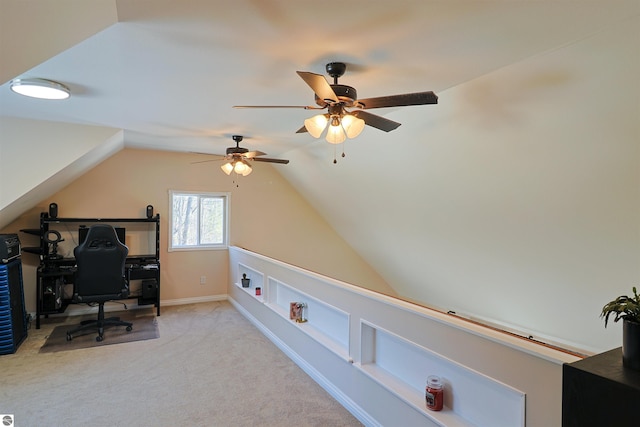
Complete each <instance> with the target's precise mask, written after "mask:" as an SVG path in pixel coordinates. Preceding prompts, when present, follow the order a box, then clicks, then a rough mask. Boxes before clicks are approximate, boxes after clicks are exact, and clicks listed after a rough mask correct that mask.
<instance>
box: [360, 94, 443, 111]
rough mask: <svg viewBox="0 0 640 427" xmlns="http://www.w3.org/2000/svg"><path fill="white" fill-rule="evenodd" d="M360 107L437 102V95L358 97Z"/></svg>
mask: <svg viewBox="0 0 640 427" xmlns="http://www.w3.org/2000/svg"><path fill="white" fill-rule="evenodd" d="M358 102H359V103H360V104H362V108H365V109H367V110H368V109H370V108H385V107H406V106H408V105H426V104H437V103H438V96H437V95H436V94H435V93H433V92H431V91H429V92H416V93H405V94H403V95H391V96H380V97H378V98H366V99H359V100H358Z"/></svg>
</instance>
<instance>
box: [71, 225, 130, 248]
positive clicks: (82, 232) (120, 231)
mask: <svg viewBox="0 0 640 427" xmlns="http://www.w3.org/2000/svg"><path fill="white" fill-rule="evenodd" d="M113 228H115V230H116V234H117V235H118V240H120V242H121V243H122V244H123V245H124V244H126V243H125V240H124V236H125V229H124V227H113ZM88 231H89V227H80V228H78V245H81V244H82V243H83V242H84V241H85V239H86V238H87V232H88Z"/></svg>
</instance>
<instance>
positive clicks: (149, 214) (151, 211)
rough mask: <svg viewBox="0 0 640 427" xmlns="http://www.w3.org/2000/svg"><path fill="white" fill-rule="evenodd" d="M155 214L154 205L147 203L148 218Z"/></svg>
mask: <svg viewBox="0 0 640 427" xmlns="http://www.w3.org/2000/svg"><path fill="white" fill-rule="evenodd" d="M152 216H153V206H151V205H147V218H151V217H152Z"/></svg>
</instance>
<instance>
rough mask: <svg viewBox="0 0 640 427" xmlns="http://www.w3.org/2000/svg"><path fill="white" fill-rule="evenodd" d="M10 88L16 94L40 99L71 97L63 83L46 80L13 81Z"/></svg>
mask: <svg viewBox="0 0 640 427" xmlns="http://www.w3.org/2000/svg"><path fill="white" fill-rule="evenodd" d="M10 87H11V90H12V91H14V92H15V93H19V94H20V95H24V96H29V97H31V98H38V99H67V98H69V96H70V95H71V92H70V91H69V88H68V87H66V86H65V85H63V84H62V83H58V82H54V81H53V80H46V79H13V80H11V83H10Z"/></svg>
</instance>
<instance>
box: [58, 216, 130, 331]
mask: <svg viewBox="0 0 640 427" xmlns="http://www.w3.org/2000/svg"><path fill="white" fill-rule="evenodd" d="M73 253H74V255H75V257H76V264H77V271H76V274H75V277H74V283H73V284H74V291H73V302H75V303H87V304H92V303H97V304H98V305H99V310H98V318H97V319H96V320H90V321H84V322H82V323H81V324H80V326H78V327H77V328H75V329H73V330H71V331H68V332H67V341H71V340H72V339H73V335H74V334H75V333H77V332H80V331H84V330H87V329H97V330H98V336H97V337H96V341H102V340H103V339H104V337H103V335H104V328H105V327H106V326H112V325H116V326H126V327H127V331H131V329H133V324H132V323H130V322H124V321H122V320H120V318H119V317H110V318H108V319H105V318H104V303H105V302H106V301H111V300H118V299H125V298H127V297H128V296H129V282H128V280H127V277H126V275H125V261H126V259H127V254H128V253H129V248H127V246H125V245H124V244H123V243H122V242H120V240H118V236H117V234H116V231H115V229H114V228H113V227H112V226H110V225H106V224H96V225H93V226H91V228H89V231H88V232H87V237H86V238H85V241H84V242H83V243H82V244H81V245H79V246H76V248H75V249H74V251H73Z"/></svg>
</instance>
